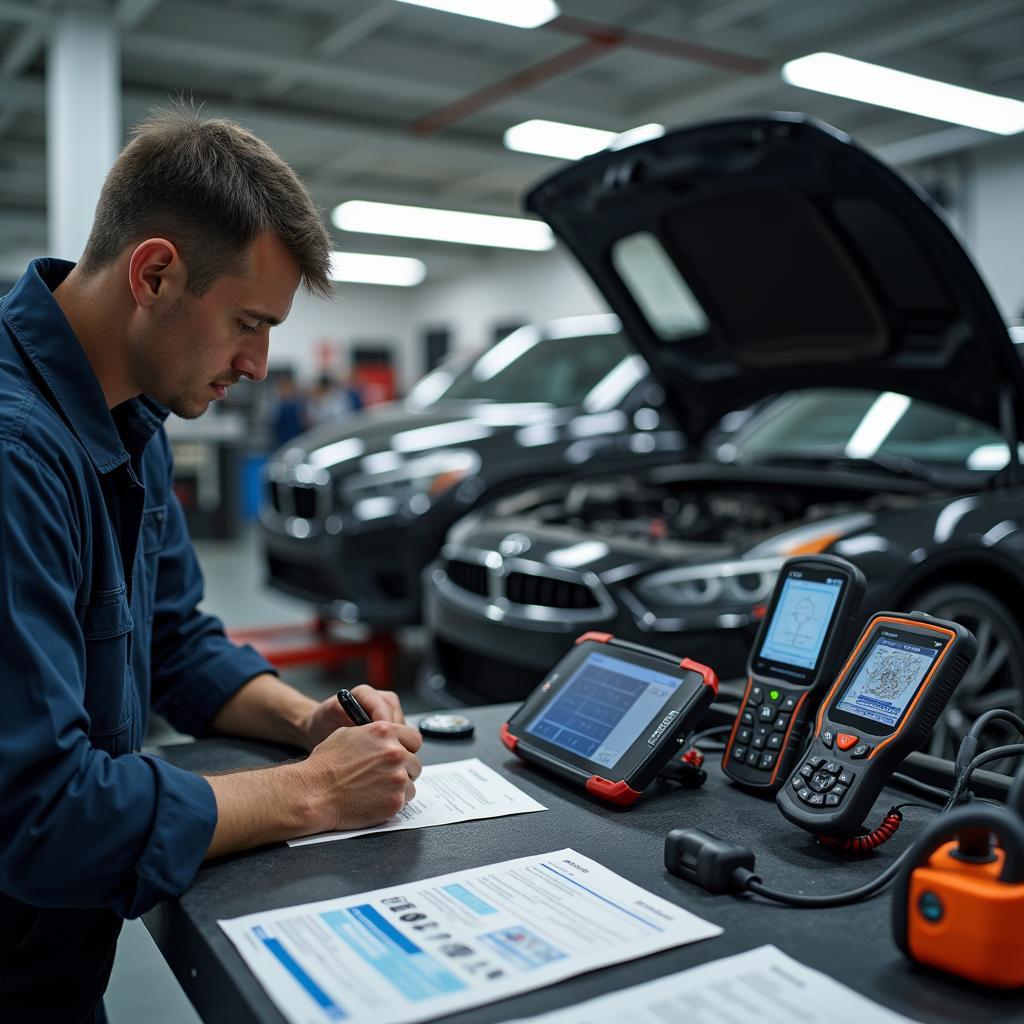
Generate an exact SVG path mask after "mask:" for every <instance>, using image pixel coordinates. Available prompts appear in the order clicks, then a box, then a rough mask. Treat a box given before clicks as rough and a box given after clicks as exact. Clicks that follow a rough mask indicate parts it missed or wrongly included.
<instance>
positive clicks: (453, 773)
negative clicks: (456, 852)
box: [288, 757, 547, 846]
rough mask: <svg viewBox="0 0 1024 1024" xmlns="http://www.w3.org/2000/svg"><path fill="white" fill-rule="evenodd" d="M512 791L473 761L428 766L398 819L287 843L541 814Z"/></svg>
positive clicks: (528, 799) (527, 798)
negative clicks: (517, 815) (533, 813)
mask: <svg viewBox="0 0 1024 1024" xmlns="http://www.w3.org/2000/svg"><path fill="white" fill-rule="evenodd" d="M546 810H547V808H546V807H545V806H544V805H543V804H539V803H537V801H536V800H534V799H533V797H532V796H528V795H527V794H526V793H524V792H523V791H522V790H521V789H520V788H519V787H518V786H513V785H512V783H511V782H509V781H508V779H506V778H504V777H503V776H501V775H499V774H498V773H497V772H496V771H495V770H494V769H493V768H491V767H489V766H488V765H486V764H484V763H483V761H481V760H480V759H479V758H476V757H470V758H467V759H466V760H465V761H449V762H448V763H447V764H428V765H424V766H423V772H422V774H421V775H420V777H419V778H418V779H417V780H416V797H415V798H414V799H413V800H411V801H409V803H407V804H406V805H405V807H403V808H402V809H401V810H400V811H399V812H398V814H396V815H395V816H394V817H393V818H389V819H388V820H387V821H385V822H384V823H383V824H382V825H374V826H373V827H372V828H354V829H348V830H347V831H345V832H321V833H320V834H319V835H315V836H305V837H304V838H302V839H290V840H289V841H288V845H289V846H308V845H309V844H310V843H329V842H332V841H333V840H335V839H353V838H355V837H356V836H367V835H372V834H373V833H374V832H397V831H399V830H401V829H405V828H429V827H430V826H431V825H450V824H452V823H453V822H456V821H474V820H476V819H478V818H501V817H504V816H505V815H506V814H529V813H531V812H533V811H546Z"/></svg>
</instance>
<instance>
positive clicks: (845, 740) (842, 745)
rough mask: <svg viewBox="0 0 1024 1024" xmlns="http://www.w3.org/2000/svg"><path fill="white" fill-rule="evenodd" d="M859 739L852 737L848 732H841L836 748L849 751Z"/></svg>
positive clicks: (837, 738)
mask: <svg viewBox="0 0 1024 1024" xmlns="http://www.w3.org/2000/svg"><path fill="white" fill-rule="evenodd" d="M859 739H860V737H859V736H851V735H850V733H848V732H841V733H840V734H839V735H838V736H837V737H836V746H837V747H838V748H839V749H840V750H849V749H850V747H852V746H853V745H854V744H855V743H856V742H857V741H858V740H859Z"/></svg>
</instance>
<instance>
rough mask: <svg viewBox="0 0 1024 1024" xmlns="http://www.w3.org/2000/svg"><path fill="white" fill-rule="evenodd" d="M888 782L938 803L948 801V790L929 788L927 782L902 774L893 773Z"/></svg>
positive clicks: (937, 787)
mask: <svg viewBox="0 0 1024 1024" xmlns="http://www.w3.org/2000/svg"><path fill="white" fill-rule="evenodd" d="M890 782H895V783H896V785H898V786H900V787H902V788H904V789H910V790H914V791H915V792H917V793H919V794H923V795H924V796H927V797H929V798H930V799H932V800H935V801H937V802H938V803H943V804H944V803H945V802H946V801H947V800H948V799H949V790H948V789H942V788H941V787H940V786H930V785H929V784H928V783H927V782H922V781H921V780H920V779H915V778H914V777H913V776H912V775H906V774H904V773H903V772H893V773H892V777H891V779H890ZM932 810H934V808H932Z"/></svg>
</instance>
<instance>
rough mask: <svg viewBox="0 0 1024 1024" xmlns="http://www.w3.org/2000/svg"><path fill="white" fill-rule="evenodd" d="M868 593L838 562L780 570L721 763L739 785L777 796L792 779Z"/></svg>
mask: <svg viewBox="0 0 1024 1024" xmlns="http://www.w3.org/2000/svg"><path fill="white" fill-rule="evenodd" d="M864 588H865V581H864V574H863V573H862V572H861V571H860V570H859V569H858V568H857V567H856V566H854V565H851V564H850V563H849V562H847V561H845V560H844V559H842V558H836V557H834V556H833V555H809V556H806V557H801V558H791V559H790V560H789V561H788V562H786V563H785V564H784V565H783V566H782V569H781V571H780V572H779V578H778V581H777V582H776V584H775V589H774V590H773V591H772V596H771V600H770V601H769V602H768V611H767V613H766V614H765V617H764V619H763V620H762V622H761V628H760V629H759V630H758V633H757V639H756V640H755V641H754V646H753V647H752V648H751V652H750V659H749V661H748V663H747V688H746V691H745V692H744V694H743V699H742V700H741V701H740V708H739V712H738V714H737V715H736V721H735V723H734V724H733V729H732V732H731V734H730V735H729V741H728V743H727V744H726V746H725V752H724V754H723V757H722V770H723V771H724V772H725V774H726V775H728V776H729V777H730V778H731V779H733V780H734V781H735V782H738V783H740V784H742V785H743V786H746V787H748V788H750V789H757V790H762V791H765V792H774V791H775V790H777V789H778V788H779V786H781V785H782V784H783V783H784V782H785V781H786V779H787V778H788V777H789V773H790V771H791V770H792V769H793V768H794V766H795V761H796V758H797V756H798V755H799V753H800V750H801V749H802V748H803V745H804V743H805V741H806V738H807V724H808V722H809V721H810V720H811V719H812V718H813V717H814V713H815V712H816V711H817V710H818V705H819V704H820V703H821V698H822V697H823V696H824V694H825V691H826V690H827V689H828V687H829V685H830V684H831V682H832V681H833V679H834V678H835V670H836V665H837V663H838V661H839V659H840V658H841V657H842V656H843V655H844V654H845V653H846V651H848V650H849V648H850V644H851V643H852V642H853V638H854V635H855V633H854V630H855V629H856V626H857V618H858V612H859V611H860V603H861V600H862V598H863V596H864Z"/></svg>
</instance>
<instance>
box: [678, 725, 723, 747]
mask: <svg viewBox="0 0 1024 1024" xmlns="http://www.w3.org/2000/svg"><path fill="white" fill-rule="evenodd" d="M724 732H732V726H731V725H716V726H714V727H713V728H711V729H701V731H700V732H695V733H694V734H693V735H692V736H691V737H690V738H689V739H688V740H687V745H688V746H691V747H695V746H697V744H698V743H700V741H701V740H706V739H707V738H708V737H709V736H718V735H720V734H721V733H724Z"/></svg>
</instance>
